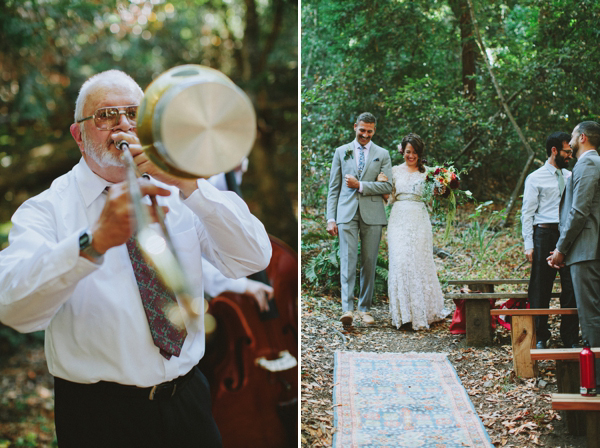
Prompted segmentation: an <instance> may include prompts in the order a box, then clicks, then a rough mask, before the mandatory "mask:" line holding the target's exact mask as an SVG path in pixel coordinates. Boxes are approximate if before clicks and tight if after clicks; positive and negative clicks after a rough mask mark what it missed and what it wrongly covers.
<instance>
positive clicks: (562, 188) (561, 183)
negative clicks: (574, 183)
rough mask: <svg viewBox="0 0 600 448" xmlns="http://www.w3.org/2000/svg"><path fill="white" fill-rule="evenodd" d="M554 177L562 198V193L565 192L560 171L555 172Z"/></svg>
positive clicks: (563, 180)
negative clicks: (556, 179) (556, 178)
mask: <svg viewBox="0 0 600 448" xmlns="http://www.w3.org/2000/svg"><path fill="white" fill-rule="evenodd" d="M556 177H558V192H559V193H560V195H561V196H562V194H563V191H564V190H565V178H564V177H563V174H562V170H561V169H557V170H556Z"/></svg>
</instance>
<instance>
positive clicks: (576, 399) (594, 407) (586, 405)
mask: <svg viewBox="0 0 600 448" xmlns="http://www.w3.org/2000/svg"><path fill="white" fill-rule="evenodd" d="M552 409H556V410H559V411H600V397H582V396H581V395H580V394H552Z"/></svg>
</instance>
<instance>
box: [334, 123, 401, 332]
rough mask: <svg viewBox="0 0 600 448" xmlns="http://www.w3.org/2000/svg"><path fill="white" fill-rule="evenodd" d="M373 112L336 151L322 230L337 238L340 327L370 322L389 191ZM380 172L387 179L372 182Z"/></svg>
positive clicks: (387, 162)
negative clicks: (356, 320)
mask: <svg viewBox="0 0 600 448" xmlns="http://www.w3.org/2000/svg"><path fill="white" fill-rule="evenodd" d="M376 124H377V120H376V118H375V116H373V115H372V114H370V113H368V112H364V113H362V114H360V115H359V116H358V118H357V119H356V123H355V124H354V131H355V133H356V139H355V140H354V141H353V142H351V143H348V144H346V145H343V146H340V147H339V148H337V149H336V150H335V154H334V156H333V162H332V164H331V173H330V178H329V193H328V195H327V232H329V234H330V235H332V236H336V235H339V238H340V259H341V263H340V264H341V266H340V277H341V283H342V312H343V314H342V317H341V319H340V320H341V321H342V324H344V325H350V324H352V319H353V317H360V318H361V319H362V321H363V322H364V323H365V324H367V325H372V324H374V323H375V320H374V319H373V317H372V316H371V314H370V313H369V310H370V308H371V302H372V300H373V290H374V287H375V266H376V265H377V253H378V251H379V242H380V240H381V232H382V229H383V226H385V225H386V224H387V218H386V215H385V207H384V205H383V199H382V195H383V194H386V193H391V192H392V181H391V180H390V179H392V172H391V169H392V163H391V160H390V154H389V153H388V152H387V151H386V150H385V149H383V148H381V147H380V146H377V145H376V144H375V143H373V142H372V141H371V139H372V138H373V135H374V134H375V127H376ZM381 172H383V173H384V174H385V175H386V177H387V179H388V180H387V181H385V182H377V180H376V179H377V176H378V175H379V173H381ZM359 235H360V240H361V252H360V296H359V301H358V313H356V314H354V315H353V311H354V283H355V282H356V263H357V259H358V237H359Z"/></svg>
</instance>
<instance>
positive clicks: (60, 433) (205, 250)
mask: <svg viewBox="0 0 600 448" xmlns="http://www.w3.org/2000/svg"><path fill="white" fill-rule="evenodd" d="M142 96H143V92H142V90H141V89H140V87H139V86H138V85H137V83H136V82H135V81H134V80H133V79H131V78H130V77H129V76H128V75H126V74H125V73H123V72H120V71H116V70H109V71H107V72H103V73H100V74H98V75H95V76H93V77H92V78H90V79H89V80H88V81H86V82H85V83H84V85H83V86H82V88H81V91H80V92H79V96H78V98H77V103H76V107H75V123H74V124H73V125H71V134H72V135H73V138H74V139H75V141H76V142H77V145H78V146H79V149H80V151H81V154H82V159H81V160H80V162H79V163H78V164H77V165H76V166H75V167H74V168H73V169H72V170H71V171H70V172H68V173H67V174H65V175H63V176H61V177H59V178H58V179H56V180H55V181H54V182H53V183H52V185H51V187H50V188H49V189H48V190H46V191H44V192H43V193H41V194H40V195H38V196H36V197H34V198H31V199H29V200H28V201H26V202H25V203H24V204H23V205H22V206H21V207H20V208H19V209H18V210H17V211H16V212H15V214H14V216H13V219H12V221H13V228H12V231H11V233H10V236H9V241H10V245H9V247H8V248H7V249H5V250H4V251H2V252H0V320H2V322H3V323H5V324H7V325H10V326H12V327H13V328H15V329H17V330H19V331H22V332H30V331H37V330H42V329H45V330H46V357H47V361H48V368H49V370H50V373H52V374H53V375H54V377H55V419H56V432H57V437H58V443H59V446H60V447H61V448H64V447H67V448H68V447H84V446H85V447H109V446H110V447H133V446H143V447H200V446H202V447H206V446H209V447H218V446H221V438H220V434H219V431H218V429H217V427H216V425H215V423H214V420H213V418H212V415H211V411H210V409H211V405H210V392H209V389H208V384H207V381H206V379H205V378H204V377H203V375H202V374H201V373H200V371H199V370H198V369H197V368H196V367H195V366H196V364H197V363H198V361H199V360H200V358H201V357H202V355H203V354H204V332H203V326H202V317H200V318H193V317H191V316H188V315H184V324H185V328H178V327H176V326H174V325H173V324H172V323H171V321H170V320H169V319H167V318H166V316H165V314H164V308H163V306H162V304H163V303H169V302H171V303H174V301H175V300H177V299H176V298H175V297H174V296H173V294H172V292H171V291H169V290H167V289H166V288H165V287H164V286H163V285H162V284H161V283H160V282H159V281H158V279H157V277H156V273H155V272H154V271H153V269H152V268H151V267H149V266H148V265H147V264H146V263H145V261H144V259H143V257H141V253H140V250H139V248H137V246H136V244H135V242H134V240H133V238H132V233H133V227H134V226H133V224H132V222H131V217H130V215H131V210H132V204H131V202H130V199H129V193H128V188H127V185H126V183H125V182H124V180H125V176H126V168H125V166H124V164H123V162H122V154H121V152H120V151H119V149H118V148H117V147H116V146H115V142H118V141H121V140H125V141H127V142H128V143H129V146H130V149H131V152H132V155H133V156H134V160H135V163H136V164H137V165H138V167H139V169H140V171H141V172H146V173H148V174H149V175H150V176H151V177H152V179H151V180H149V181H143V180H141V181H139V184H140V187H141V190H142V192H143V194H146V195H151V196H155V197H156V198H157V200H158V201H159V203H160V204H161V205H163V206H166V207H168V210H169V212H168V214H167V218H166V225H167V228H169V230H170V233H171V238H172V240H173V243H174V245H175V247H177V248H178V249H180V250H179V256H180V259H181V261H182V264H183V265H184V266H185V267H187V268H188V269H189V272H192V273H197V272H201V263H202V256H205V257H206V258H207V259H208V260H210V262H211V263H213V264H214V265H215V266H217V267H218V268H219V270H220V271H221V272H223V273H225V274H227V275H228V276H230V277H242V276H245V275H248V274H251V273H253V272H255V271H258V270H261V269H264V268H265V267H266V266H267V264H268V262H269V259H270V255H271V248H270V243H269V239H268V236H267V234H266V232H265V230H264V227H263V226H262V224H261V223H260V222H259V221H258V220H257V219H256V218H255V217H253V216H252V215H251V214H250V212H249V211H248V208H247V207H246V205H245V204H244V202H243V201H241V200H240V199H239V198H238V197H237V196H236V195H235V194H234V193H225V192H220V191H218V190H217V189H216V188H214V187H212V186H211V185H210V184H209V183H208V182H207V181H206V180H204V179H198V180H196V179H179V178H175V177H172V176H170V175H167V174H166V173H164V172H161V171H160V170H158V169H157V168H156V167H155V166H154V165H153V164H152V163H150V162H149V161H148V160H147V159H146V157H145V155H144V153H143V152H142V151H141V146H140V144H139V140H138V138H137V135H136V113H137V106H138V105H139V104H140V101H141V99H142ZM190 281H191V282H192V288H193V289H194V291H195V292H197V294H198V297H199V298H200V300H202V299H201V297H202V292H201V291H202V278H201V276H198V275H193V276H190Z"/></svg>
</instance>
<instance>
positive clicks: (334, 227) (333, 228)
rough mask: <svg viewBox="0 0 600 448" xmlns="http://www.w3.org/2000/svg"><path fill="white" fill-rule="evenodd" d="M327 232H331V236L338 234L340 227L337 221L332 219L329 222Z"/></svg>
mask: <svg viewBox="0 0 600 448" xmlns="http://www.w3.org/2000/svg"><path fill="white" fill-rule="evenodd" d="M327 233H329V234H330V235H331V236H337V234H338V227H337V224H336V223H335V221H330V222H328V223H327Z"/></svg>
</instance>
